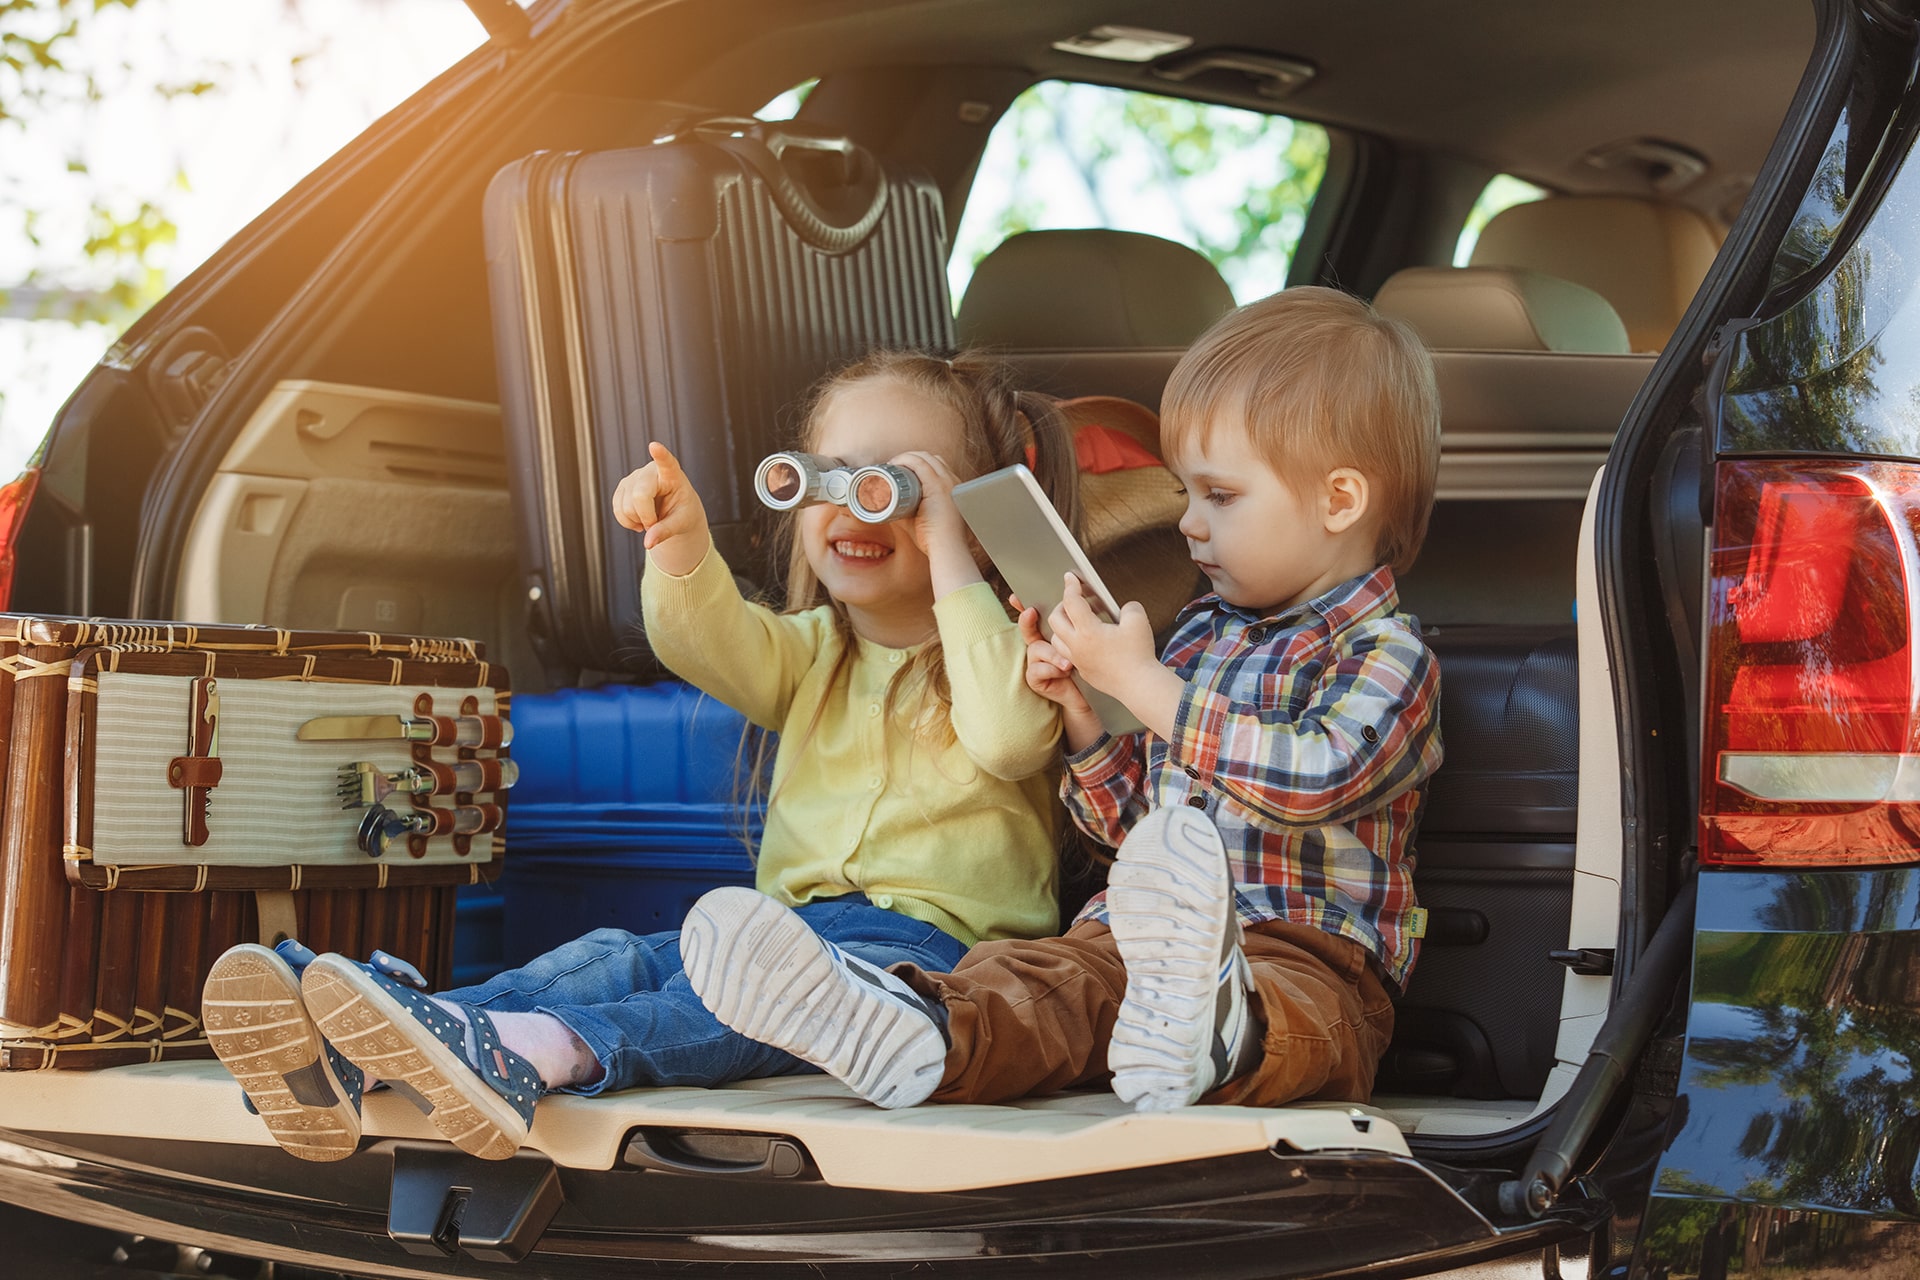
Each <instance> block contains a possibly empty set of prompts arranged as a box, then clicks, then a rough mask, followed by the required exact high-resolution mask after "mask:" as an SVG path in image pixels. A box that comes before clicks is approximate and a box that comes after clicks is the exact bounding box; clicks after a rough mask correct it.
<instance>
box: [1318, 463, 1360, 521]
mask: <svg viewBox="0 0 1920 1280" xmlns="http://www.w3.org/2000/svg"><path fill="white" fill-rule="evenodd" d="M1321 492H1322V496H1323V498H1324V500H1325V502H1326V508H1325V515H1324V524H1325V527H1326V530H1327V532H1328V533H1345V532H1346V531H1347V530H1348V529H1351V528H1353V526H1355V525H1356V524H1359V523H1360V521H1362V520H1363V519H1365V518H1366V514H1367V507H1368V504H1369V503H1370V502H1371V500H1372V498H1373V487H1372V486H1371V485H1369V484H1368V483H1367V477H1366V476H1365V475H1363V474H1361V473H1360V472H1358V471H1356V470H1354V469H1353V468H1352V467H1335V468H1334V469H1333V470H1331V471H1329V472H1327V478H1326V482H1325V484H1324V485H1323V487H1322V490H1321Z"/></svg>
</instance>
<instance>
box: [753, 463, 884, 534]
mask: <svg viewBox="0 0 1920 1280" xmlns="http://www.w3.org/2000/svg"><path fill="white" fill-rule="evenodd" d="M753 491H754V493H755V494H756V495H758V497H759V499H760V501H761V502H762V503H764V504H765V505H767V506H769V507H772V508H773V509H774V510H775V511H791V510H793V509H794V508H795V507H810V506H813V505H814V504H816V503H822V502H829V503H832V504H833V505H834V506H837V507H845V508H846V509H847V510H848V511H849V512H851V513H852V514H853V516H854V518H855V519H859V520H864V521H866V522H867V523H868V524H885V523H886V522H887V521H889V520H905V519H907V518H908V517H909V516H911V515H913V513H914V512H916V511H918V510H919V509H920V477H918V476H916V475H914V474H913V472H911V471H909V470H908V469H907V468H905V467H899V466H895V465H894V464H892V463H890V462H883V463H880V464H878V465H876V466H871V467H849V466H847V464H846V463H844V462H842V461H840V459H838V458H824V457H821V456H820V455H819V454H817V453H795V452H786V453H774V454H769V455H767V456H766V457H765V458H763V459H761V461H760V465H759V467H757V468H756V469H755V470H754V473H753Z"/></svg>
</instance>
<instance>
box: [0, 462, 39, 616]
mask: <svg viewBox="0 0 1920 1280" xmlns="http://www.w3.org/2000/svg"><path fill="white" fill-rule="evenodd" d="M39 483H40V472H39V471H38V470H35V469H31V468H30V469H28V470H26V471H22V472H21V473H20V475H19V477H18V478H17V479H15V480H14V481H13V482H12V483H10V484H6V485H0V609H5V608H6V607H7V606H8V605H10V604H11V603H12V602H13V564H14V549H15V548H16V547H18V546H19V545H20V526H21V525H23V524H25V523H26V522H27V504H29V503H31V502H32V501H33V491H34V488H35V486H37V485H38V484H39Z"/></svg>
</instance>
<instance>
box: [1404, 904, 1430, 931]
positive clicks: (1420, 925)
mask: <svg viewBox="0 0 1920 1280" xmlns="http://www.w3.org/2000/svg"><path fill="white" fill-rule="evenodd" d="M1407 936H1408V937H1409V938H1424V937H1426V936H1427V909H1426V908H1425V907H1415V908H1414V909H1413V910H1411V911H1409V912H1407Z"/></svg>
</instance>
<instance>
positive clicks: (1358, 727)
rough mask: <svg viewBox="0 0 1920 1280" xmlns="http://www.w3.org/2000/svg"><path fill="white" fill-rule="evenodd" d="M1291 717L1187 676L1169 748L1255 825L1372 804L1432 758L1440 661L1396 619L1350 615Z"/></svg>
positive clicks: (1315, 818) (1305, 820)
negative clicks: (1351, 622) (1354, 619)
mask: <svg viewBox="0 0 1920 1280" xmlns="http://www.w3.org/2000/svg"><path fill="white" fill-rule="evenodd" d="M1336 643H1337V644H1338V646H1339V647H1338V649H1337V651H1336V652H1335V654H1334V655H1332V660H1331V661H1329V663H1328V664H1327V666H1326V668H1325V669H1324V670H1323V671H1322V672H1321V674H1320V677H1319V678H1318V679H1317V680H1316V681H1315V682H1314V684H1313V686H1312V688H1311V690H1310V693H1309V696H1308V698H1307V701H1306V704H1305V707H1304V708H1303V710H1302V711H1301V713H1300V714H1299V715H1298V716H1297V717H1295V718H1293V719H1287V718H1285V717H1284V712H1280V713H1278V714H1277V713H1276V709H1275V708H1272V707H1256V706H1251V705H1249V704H1246V703H1236V702H1233V701H1230V700H1229V699H1227V698H1226V697H1224V696H1223V695H1222V694H1220V693H1219V692H1217V691H1216V690H1214V689H1211V688H1209V687H1207V686H1205V685H1204V684H1202V683H1201V682H1198V681H1194V682H1190V683H1189V684H1188V686H1187V690H1186V693H1185V695H1184V696H1183V697H1182V698H1181V701H1180V709H1179V712H1178V714H1177V716H1176V719H1175V722H1174V742H1173V744H1172V754H1173V756H1174V758H1175V760H1176V761H1177V762H1178V763H1179V764H1181V765H1185V766H1188V767H1190V768H1192V769H1193V770H1195V771H1197V774H1198V781H1199V785H1201V786H1203V787H1206V788H1208V789H1210V790H1213V791H1216V792H1219V793H1223V794H1225V795H1227V796H1230V797H1231V798H1232V799H1234V800H1235V801H1237V802H1238V803H1239V804H1240V805H1242V806H1243V807H1245V808H1246V809H1247V810H1249V811H1250V812H1251V814H1252V820H1253V822H1254V824H1255V825H1256V826H1258V825H1270V826H1272V827H1276V828H1282V829H1298V828H1303V827H1318V826H1324V825H1326V824H1327V823H1330V822H1347V821H1349V820H1351V819H1353V818H1356V817H1358V816H1360V815H1362V814H1366V813H1370V812H1373V811H1374V810H1377V809H1379V808H1381V807H1382V806H1383V805H1385V804H1387V803H1388V802H1389V801H1390V800H1392V799H1393V798H1394V797H1395V796H1397V795H1399V794H1400V793H1401V792H1403V791H1406V790H1407V789H1408V788H1410V787H1414V786H1417V785H1418V784H1419V783H1420V781H1421V780H1422V779H1424V778H1425V777H1426V776H1427V775H1428V774H1430V773H1432V772H1433V770H1434V769H1435V768H1437V767H1438V766H1439V764H1440V735H1439V732H1438V728H1439V725H1438V719H1439V709H1440V708H1439V694H1440V671H1439V665H1438V663H1437V662H1435V660H1434V657H1433V654H1432V653H1430V652H1429V651H1428V650H1427V647H1426V646H1425V645H1423V644H1421V643H1420V638H1419V636H1417V635H1416V634H1415V633H1414V632H1413V630H1412V629H1411V628H1409V627H1408V626H1407V625H1406V624H1405V623H1404V622H1403V621H1400V620H1399V619H1397V618H1392V617H1388V618H1380V619H1376V620H1373V621H1370V622H1365V623H1361V624H1358V625H1356V626H1354V627H1353V628H1352V629H1350V630H1349V631H1347V632H1345V633H1343V634H1341V635H1340V636H1338V637H1337V639H1336Z"/></svg>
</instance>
